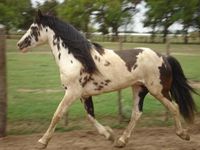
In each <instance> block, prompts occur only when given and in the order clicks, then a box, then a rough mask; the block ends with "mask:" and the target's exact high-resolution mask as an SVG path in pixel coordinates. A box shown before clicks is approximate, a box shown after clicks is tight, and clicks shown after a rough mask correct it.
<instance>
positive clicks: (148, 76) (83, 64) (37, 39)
mask: <svg viewBox="0 0 200 150" xmlns="http://www.w3.org/2000/svg"><path fill="white" fill-rule="evenodd" d="M46 42H48V44H49V45H50V47H51V49H52V53H53V55H54V57H55V61H56V63H57V65H58V67H59V70H60V78H61V82H62V85H63V87H64V89H65V95H64V97H63V99H62V101H61V102H60V104H59V106H58V108H57V110H56V112H55V114H54V116H53V118H52V121H51V123H50V126H49V128H48V130H47V131H46V133H45V134H44V135H43V137H42V138H41V139H40V140H39V143H40V144H41V145H42V147H43V148H45V147H46V146H47V144H48V142H49V140H50V139H51V137H52V134H53V132H54V130H55V127H56V124H57V123H58V121H59V120H60V119H61V117H62V116H63V113H64V112H65V111H66V110H67V109H68V108H69V107H70V105H71V104H72V103H73V102H74V101H75V100H77V99H79V98H81V99H82V100H83V101H84V104H85V108H86V110H87V113H88V118H89V120H90V121H91V122H92V123H93V124H94V125H95V127H96V128H97V130H98V132H99V133H100V134H102V135H104V136H105V137H106V138H107V139H114V137H113V134H112V130H111V129H110V128H108V127H104V126H103V125H101V124H100V123H99V122H98V121H97V120H96V119H95V118H94V111H93V103H92V97H91V96H93V95H98V94H101V93H105V92H111V91H116V90H119V89H123V88H126V87H132V90H133V93H134V106H133V112H132V116H131V120H130V123H129V124H128V126H127V128H126V129H125V131H124V132H123V134H122V135H121V136H120V137H119V138H117V139H116V140H115V146H117V147H123V146H125V144H126V143H127V141H128V139H129V138H130V136H131V133H132V131H133V129H134V127H135V125H136V123H137V121H138V119H139V118H140V116H141V115H142V108H143V101H144V98H145V96H146V95H147V93H150V94H151V95H153V96H154V97H155V98H156V99H158V100H159V101H160V102H161V103H162V104H163V105H164V106H165V107H166V108H167V109H169V111H170V112H171V113H172V115H173V117H174V120H175V126H176V134H177V135H178V136H179V137H181V138H182V139H184V140H189V139H190V137H189V135H188V133H187V131H186V130H184V129H183V128H182V125H181V121H180V114H181V115H182V116H183V117H184V118H185V120H186V121H189V122H192V121H193V120H194V111H195V104H194V101H193V98H192V96H191V92H195V91H194V90H193V89H192V87H191V86H190V85H189V84H188V82H187V79H186V77H185V75H184V74H183V71H182V68H181V66H180V64H179V63H178V61H177V60H176V59H175V58H173V57H172V56H167V57H166V56H163V55H161V54H158V53H156V52H154V51H153V50H151V49H149V48H135V49H132V50H124V51H113V50H108V49H104V48H103V47H102V46H100V45H98V44H96V43H91V42H90V41H88V40H87V39H85V38H84V37H83V36H82V35H81V34H80V33H79V32H78V31H77V30H76V29H75V28H74V27H73V26H71V25H69V24H68V23H64V22H62V21H60V20H59V19H57V18H55V17H53V16H49V15H43V14H42V13H41V12H40V11H38V13H37V16H36V19H35V21H34V22H33V24H32V25H31V26H30V28H29V29H28V31H27V32H26V33H25V34H24V35H23V37H22V38H21V39H20V40H19V42H18V47H19V49H20V50H21V51H22V52H26V51H27V49H28V48H31V47H35V46H37V45H40V44H43V43H46ZM172 100H174V101H175V103H173V102H172ZM105 107H106V106H105ZM179 112H180V113H179Z"/></svg>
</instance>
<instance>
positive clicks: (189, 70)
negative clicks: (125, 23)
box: [7, 40, 200, 134]
mask: <svg viewBox="0 0 200 150" xmlns="http://www.w3.org/2000/svg"><path fill="white" fill-rule="evenodd" d="M101 44H102V45H104V46H105V47H108V48H112V49H117V47H118V45H117V43H101ZM15 45H16V40H7V67H8V99H9V101H8V133H9V134H26V133H34V132H41V131H44V130H45V129H46V128H47V125H48V124H49V122H50V119H51V117H52V116H53V113H54V111H55V110H56V107H57V106H58V104H59V102H60V100H61V99H62V96H63V93H64V92H63V91H62V87H61V84H60V79H59V70H58V67H57V66H56V64H55V62H54V58H53V56H52V55H51V53H46V52H45V51H50V49H49V47H48V46H47V45H44V46H41V47H38V48H35V49H33V50H31V51H32V52H30V53H27V54H21V53H20V52H18V50H17V49H16V46H15ZM141 46H142V47H151V48H152V49H155V50H156V51H159V52H164V50H165V45H164V44H136V43H132V44H130V43H126V44H124V47H125V48H126V49H129V48H132V47H141ZM172 50H173V52H181V53H186V54H187V53H190V54H193V55H194V56H193V55H192V56H190V55H188V56H187V55H175V57H176V58H177V59H178V60H179V61H180V63H181V64H182V66H183V69H184V72H185V74H186V76H187V77H189V78H190V79H193V80H199V81H200V67H199V64H200V55H199V54H200V50H199V45H181V44H176V45H175V44H174V45H172ZM34 51H36V52H37V53H34ZM39 51H42V52H45V53H38V52H39ZM27 89H30V90H34V89H36V90H37V91H36V92H35V91H32V92H31V91H29V92H26V90H27ZM46 89H51V90H60V91H57V92H45V90H46ZM131 98H132V94H131V90H130V89H125V90H123V99H124V101H123V104H124V106H125V107H124V113H125V115H126V116H130V112H131V106H132V100H131ZM195 99H196V100H197V103H198V107H200V101H199V97H197V96H195ZM94 105H95V113H96V114H97V118H98V119H99V120H100V121H102V122H103V123H104V124H108V125H110V126H112V127H116V128H118V127H124V126H125V125H126V123H122V124H118V122H117V93H116V92H113V93H107V94H102V95H100V96H95V97H94ZM164 112H165V109H164V108H163V106H162V105H161V104H160V103H159V102H158V101H156V100H155V99H154V98H153V97H152V96H150V95H148V96H147V98H146V99H145V104H144V118H148V117H154V119H153V120H151V121H148V122H142V123H141V126H150V125H151V126H153V125H158V126H161V125H163V124H164V125H169V124H171V121H169V122H168V123H164V122H163V121H162V120H161V119H160V118H159V117H157V116H162V115H163V114H164ZM69 113H70V115H69V116H70V121H71V122H72V123H71V124H70V125H69V127H64V126H63V125H62V123H61V124H59V126H58V130H59V131H66V130H70V129H71V130H73V129H81V128H85V124H88V123H85V122H84V123H82V124H81V123H79V122H83V120H84V119H85V111H84V108H83V106H82V104H81V102H80V101H79V100H78V101H77V102H76V103H75V104H73V106H72V107H71V108H70V112H69ZM147 120H149V119H147ZM86 122H87V120H86Z"/></svg>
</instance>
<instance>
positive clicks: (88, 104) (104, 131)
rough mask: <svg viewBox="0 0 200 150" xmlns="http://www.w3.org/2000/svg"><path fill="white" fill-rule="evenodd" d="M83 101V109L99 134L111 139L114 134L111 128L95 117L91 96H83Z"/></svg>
mask: <svg viewBox="0 0 200 150" xmlns="http://www.w3.org/2000/svg"><path fill="white" fill-rule="evenodd" d="M83 102H84V106H85V110H86V111H87V116H88V119H89V121H90V122H91V123H92V124H93V125H94V126H95V127H96V129H97V131H98V132H99V134H101V135H103V136H105V137H106V139H108V140H111V141H113V140H114V135H113V131H112V129H111V128H110V127H108V126H105V127H104V126H103V125H102V124H100V123H99V122H98V121H97V120H96V119H95V115H94V105H93V101H92V97H91V96H90V97H88V98H84V99H83Z"/></svg>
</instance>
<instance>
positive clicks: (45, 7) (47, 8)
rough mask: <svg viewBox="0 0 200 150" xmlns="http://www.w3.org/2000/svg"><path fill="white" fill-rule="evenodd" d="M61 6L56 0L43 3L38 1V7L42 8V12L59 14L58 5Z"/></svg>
mask: <svg viewBox="0 0 200 150" xmlns="http://www.w3.org/2000/svg"><path fill="white" fill-rule="evenodd" d="M58 6H60V5H59V3H58V2H57V1H56V0H48V1H45V2H44V3H43V4H41V3H38V4H37V9H40V10H41V11H42V12H44V13H47V14H51V15H54V16H57V7H58Z"/></svg>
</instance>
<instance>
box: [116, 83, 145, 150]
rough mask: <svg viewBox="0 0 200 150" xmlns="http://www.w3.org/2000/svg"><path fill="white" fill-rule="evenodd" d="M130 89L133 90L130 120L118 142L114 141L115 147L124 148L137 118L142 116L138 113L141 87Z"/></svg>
mask: <svg viewBox="0 0 200 150" xmlns="http://www.w3.org/2000/svg"><path fill="white" fill-rule="evenodd" d="M132 89H133V92H134V93H135V102H134V106H133V109H132V115H131V120H130V122H129V124H128V126H127V128H126V129H125V131H124V132H123V134H122V136H121V137H120V138H119V140H118V141H116V143H115V146H116V147H124V146H125V144H126V142H127V141H128V139H129V138H130V136H131V133H132V131H133V129H134V128H135V126H136V123H137V121H138V120H139V118H140V117H141V115H142V112H140V111H139V101H140V97H139V92H140V91H141V87H133V88H132Z"/></svg>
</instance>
